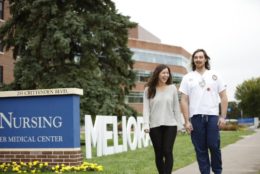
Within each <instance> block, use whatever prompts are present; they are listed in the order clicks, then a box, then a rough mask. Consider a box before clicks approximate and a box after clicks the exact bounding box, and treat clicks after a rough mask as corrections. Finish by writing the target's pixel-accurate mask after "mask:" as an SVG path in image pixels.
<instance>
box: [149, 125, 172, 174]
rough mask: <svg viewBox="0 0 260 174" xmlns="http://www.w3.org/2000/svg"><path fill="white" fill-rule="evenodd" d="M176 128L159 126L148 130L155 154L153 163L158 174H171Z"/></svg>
mask: <svg viewBox="0 0 260 174" xmlns="http://www.w3.org/2000/svg"><path fill="white" fill-rule="evenodd" d="M176 135H177V126H160V127H155V128H151V129H150V138H151V140H152V143H153V148H154V153H155V163H156V167H157V170H158V172H159V174H171V172H172V168H173V161H174V159H173V145H174V141H175V138H176Z"/></svg>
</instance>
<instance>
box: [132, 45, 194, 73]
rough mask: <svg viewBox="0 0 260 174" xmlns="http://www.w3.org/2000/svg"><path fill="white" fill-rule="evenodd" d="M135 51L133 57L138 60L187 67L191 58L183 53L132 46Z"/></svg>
mask: <svg viewBox="0 0 260 174" xmlns="http://www.w3.org/2000/svg"><path fill="white" fill-rule="evenodd" d="M131 51H133V52H134V55H133V57H132V58H133V59H134V60H136V61H142V62H149V63H159V64H165V65H177V66H182V67H184V68H186V69H187V67H188V63H189V60H188V59H187V58H185V57H184V56H182V55H177V54H170V53H165V52H159V51H150V50H149V51H148V50H141V49H136V48H131Z"/></svg>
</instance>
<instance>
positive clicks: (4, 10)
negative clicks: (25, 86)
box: [0, 0, 14, 86]
mask: <svg viewBox="0 0 260 174" xmlns="http://www.w3.org/2000/svg"><path fill="white" fill-rule="evenodd" d="M9 18H10V12H9V3H8V1H6V0H0V26H1V25H3V24H4V23H5V21H6V20H8V19H9ZM13 71H14V60H13V58H12V52H11V51H8V52H4V50H3V47H2V44H1V41H0V86H1V85H2V84H3V83H5V84H9V83H11V82H12V81H13V80H14V77H13Z"/></svg>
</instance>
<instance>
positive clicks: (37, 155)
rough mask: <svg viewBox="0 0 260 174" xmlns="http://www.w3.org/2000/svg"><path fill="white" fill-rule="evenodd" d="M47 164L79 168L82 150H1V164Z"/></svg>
mask: <svg viewBox="0 0 260 174" xmlns="http://www.w3.org/2000/svg"><path fill="white" fill-rule="evenodd" d="M33 161H39V162H42V163H44V162H47V163H48V164H49V165H50V166H54V165H57V164H58V165H61V164H64V165H68V166H78V165H81V164H82V162H83V155H82V152H81V150H78V149H77V150H59V151H57V150H55V151H51V150H50V151H48V150H46V151H45V150H44V151H41V150H31V149H30V151H29V150H26V151H25V150H16V149H10V150H6V151H3V150H1V149H0V163H4V162H26V163H27V162H33Z"/></svg>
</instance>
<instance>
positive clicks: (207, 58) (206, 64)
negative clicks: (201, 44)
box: [191, 49, 210, 71]
mask: <svg viewBox="0 0 260 174" xmlns="http://www.w3.org/2000/svg"><path fill="white" fill-rule="evenodd" d="M198 52H203V54H204V57H205V58H206V62H205V68H206V69H207V70H210V64H209V60H210V57H209V56H208V54H207V53H206V51H205V50H204V49H197V50H196V51H194V53H193V54H192V59H191V67H192V71H195V70H196V65H195V63H194V56H195V54H197V53H198Z"/></svg>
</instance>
